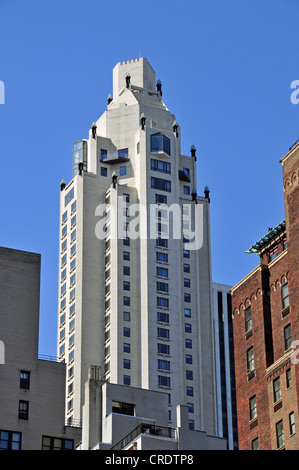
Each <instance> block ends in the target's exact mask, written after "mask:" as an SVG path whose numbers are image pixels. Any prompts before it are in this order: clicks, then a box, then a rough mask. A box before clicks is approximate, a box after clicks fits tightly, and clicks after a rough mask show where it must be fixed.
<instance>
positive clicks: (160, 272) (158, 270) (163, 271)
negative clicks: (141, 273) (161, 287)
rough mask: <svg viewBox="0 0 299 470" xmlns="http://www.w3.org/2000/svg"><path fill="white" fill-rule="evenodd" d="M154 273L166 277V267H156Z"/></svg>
mask: <svg viewBox="0 0 299 470" xmlns="http://www.w3.org/2000/svg"><path fill="white" fill-rule="evenodd" d="M156 275H157V276H161V277H168V269H167V268H163V267H161V266H157V267H156Z"/></svg>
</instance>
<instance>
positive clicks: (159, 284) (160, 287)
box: [157, 281, 168, 292]
mask: <svg viewBox="0 0 299 470" xmlns="http://www.w3.org/2000/svg"><path fill="white" fill-rule="evenodd" d="M157 291H160V292H168V284H167V283H166V282H160V281H159V282H157Z"/></svg>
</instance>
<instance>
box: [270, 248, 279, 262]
mask: <svg viewBox="0 0 299 470" xmlns="http://www.w3.org/2000/svg"><path fill="white" fill-rule="evenodd" d="M277 256H278V248H277V245H276V246H275V247H274V248H271V250H270V252H269V260H270V261H273V260H274V259H275V258H276V257H277Z"/></svg>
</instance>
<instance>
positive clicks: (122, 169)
mask: <svg viewBox="0 0 299 470" xmlns="http://www.w3.org/2000/svg"><path fill="white" fill-rule="evenodd" d="M126 174H127V167H126V166H121V167H120V168H119V176H125V175H126Z"/></svg>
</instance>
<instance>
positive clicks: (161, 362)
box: [158, 359, 170, 371]
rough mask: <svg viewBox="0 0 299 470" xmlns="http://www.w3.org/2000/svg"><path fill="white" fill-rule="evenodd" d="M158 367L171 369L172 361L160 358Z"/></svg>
mask: <svg viewBox="0 0 299 470" xmlns="http://www.w3.org/2000/svg"><path fill="white" fill-rule="evenodd" d="M158 369H160V370H168V371H170V361H166V360H165V359H158Z"/></svg>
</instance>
